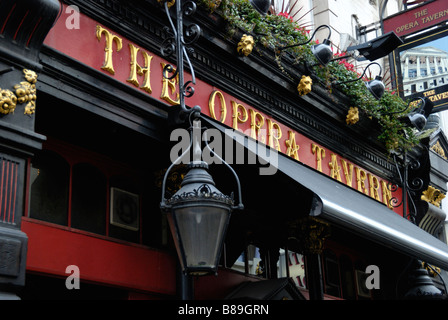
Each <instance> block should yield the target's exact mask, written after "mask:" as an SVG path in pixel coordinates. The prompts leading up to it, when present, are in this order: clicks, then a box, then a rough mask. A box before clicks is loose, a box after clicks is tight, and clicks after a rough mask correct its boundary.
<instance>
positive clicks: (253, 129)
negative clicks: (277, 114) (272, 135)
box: [249, 109, 266, 143]
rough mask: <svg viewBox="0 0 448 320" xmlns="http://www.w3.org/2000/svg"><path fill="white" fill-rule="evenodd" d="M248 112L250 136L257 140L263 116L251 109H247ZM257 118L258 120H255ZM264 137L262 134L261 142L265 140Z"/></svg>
mask: <svg viewBox="0 0 448 320" xmlns="http://www.w3.org/2000/svg"><path fill="white" fill-rule="evenodd" d="M249 113H250V136H251V137H252V138H254V139H256V140H258V136H259V135H260V129H261V127H262V126H263V124H264V117H263V116H262V115H261V114H260V113H259V112H257V111H254V110H253V109H249ZM257 120H258V121H257ZM265 141H266V139H265V137H264V136H262V137H261V142H263V143H264V142H265Z"/></svg>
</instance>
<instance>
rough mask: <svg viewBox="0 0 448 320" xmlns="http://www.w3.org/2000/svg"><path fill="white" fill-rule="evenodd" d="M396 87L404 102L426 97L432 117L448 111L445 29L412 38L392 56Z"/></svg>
mask: <svg viewBox="0 0 448 320" xmlns="http://www.w3.org/2000/svg"><path fill="white" fill-rule="evenodd" d="M393 57H394V69H395V75H396V77H395V78H396V83H395V87H396V88H397V89H398V92H399V93H400V95H401V97H402V98H403V99H405V100H407V99H409V100H410V99H414V98H417V97H427V98H428V99H430V100H431V101H432V102H433V104H434V108H433V110H432V112H433V113H436V112H440V111H444V110H447V109H448V28H447V27H444V28H439V29H435V30H434V31H431V32H429V33H425V34H423V35H421V36H416V37H412V38H410V39H408V40H406V41H405V43H404V44H403V45H401V46H400V47H398V48H397V50H395V51H394V52H393Z"/></svg>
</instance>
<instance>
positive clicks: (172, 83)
mask: <svg viewBox="0 0 448 320" xmlns="http://www.w3.org/2000/svg"><path fill="white" fill-rule="evenodd" d="M161 65H162V69H163V68H165V66H166V64H165V63H163V62H162V63H161ZM165 72H166V73H165V74H164V75H163V76H162V93H161V94H160V99H163V100H165V101H167V102H169V103H170V104H173V105H174V104H179V92H177V93H176V83H177V82H178V81H179V77H178V76H177V77H175V78H173V79H167V78H166V77H168V71H165ZM170 90H171V95H172V94H175V93H176V98H175V99H172V98H171V95H170V93H169V92H170Z"/></svg>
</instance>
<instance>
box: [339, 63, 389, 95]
mask: <svg viewBox="0 0 448 320" xmlns="http://www.w3.org/2000/svg"><path fill="white" fill-rule="evenodd" d="M372 64H376V65H378V67H380V73H379V74H378V75H377V76H376V77H375V79H373V80H370V81H366V82H365V84H366V86H367V89H368V90H369V92H370V93H371V94H372V95H373V96H374V97H375V99H377V100H379V99H381V97H382V96H383V94H384V90H385V86H384V83H383V81H382V79H383V78H382V77H381V72H382V68H381V66H380V65H379V64H378V63H376V62H372V63H370V64H368V65H367V67H366V68H365V69H364V72H363V73H362V74H361V76H360V77H359V78H357V79H353V80H348V81H343V82H336V83H333V84H334V85H338V84H343V83H349V82H355V81H358V80H361V79H362V77H364V75H365V73H366V71H367V69H368V68H369V67H370V66H371V65H372Z"/></svg>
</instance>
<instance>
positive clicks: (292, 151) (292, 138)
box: [285, 131, 300, 161]
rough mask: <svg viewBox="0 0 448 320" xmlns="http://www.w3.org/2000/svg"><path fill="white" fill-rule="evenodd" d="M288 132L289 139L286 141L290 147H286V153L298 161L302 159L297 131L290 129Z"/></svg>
mask: <svg viewBox="0 0 448 320" xmlns="http://www.w3.org/2000/svg"><path fill="white" fill-rule="evenodd" d="M288 134H289V139H288V140H286V141H285V144H286V146H287V147H288V148H287V149H286V155H287V156H289V157H293V158H294V159H296V160H297V161H300V159H299V149H300V146H299V145H297V144H296V133H295V132H293V131H288Z"/></svg>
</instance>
